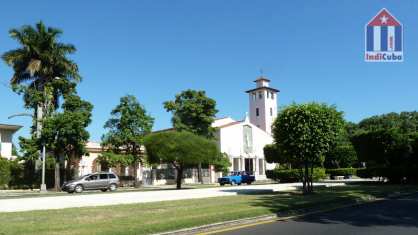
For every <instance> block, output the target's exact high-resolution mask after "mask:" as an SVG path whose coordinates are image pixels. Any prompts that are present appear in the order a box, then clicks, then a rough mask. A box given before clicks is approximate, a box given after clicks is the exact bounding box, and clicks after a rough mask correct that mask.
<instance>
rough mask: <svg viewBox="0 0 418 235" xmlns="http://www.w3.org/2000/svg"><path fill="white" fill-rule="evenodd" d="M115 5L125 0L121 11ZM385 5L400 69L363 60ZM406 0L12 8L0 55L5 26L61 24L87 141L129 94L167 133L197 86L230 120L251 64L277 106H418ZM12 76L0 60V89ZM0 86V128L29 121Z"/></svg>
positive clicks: (413, 30) (416, 30)
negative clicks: (393, 21)
mask: <svg viewBox="0 0 418 235" xmlns="http://www.w3.org/2000/svg"><path fill="white" fill-rule="evenodd" d="M122 2H123V4H122ZM383 7H386V8H387V9H388V10H389V11H390V12H391V13H393V14H394V15H395V17H397V18H398V19H399V20H400V21H401V22H402V23H403V25H404V58H405V59H404V62H403V63H366V62H364V60H363V55H364V26H365V24H366V23H367V22H368V21H369V20H370V19H371V18H372V17H373V16H374V15H375V14H376V13H377V12H378V11H379V10H380V9H381V8H383ZM417 11H418V3H417V2H416V1H413V0H410V1H406V0H405V1H395V0H394V1H331V0H329V1H325V0H321V1H319V0H318V1H308V0H306V1H294V0H288V1H275V0H271V1H264V0H261V1H250V0H247V1H244V0H242V1H237V0H230V1H224V0H211V1H193V0H188V1H186V0H184V1H178V0H165V1H155V0H149V1H139V0H132V1H105V0H101V1H99V0H96V1H84V0H77V1H75V0H73V1H65V2H64V1H27V2H25V3H24V4H23V3H21V2H18V1H14V2H9V3H3V4H2V7H1V8H0V19H1V20H0V53H3V52H5V51H7V50H10V49H13V48H16V47H17V44H16V42H14V41H13V40H11V39H10V38H9V36H8V30H9V29H10V28H13V27H20V26H22V25H24V24H34V23H35V22H37V21H39V20H43V21H44V22H45V23H46V24H47V25H48V26H54V27H58V28H61V29H62V30H63V31H64V34H63V36H62V38H61V40H62V41H63V42H69V43H72V44H74V45H75V46H76V47H77V49H78V51H77V53H76V54H75V55H74V56H72V58H73V59H74V60H75V61H76V62H77V63H78V64H79V67H80V73H81V74H82V76H83V78H84V80H83V81H82V82H81V83H80V84H79V94H80V95H81V96H82V97H83V98H84V99H86V100H88V101H90V102H92V103H93V104H94V111H93V122H92V124H91V125H90V127H89V128H88V130H89V131H90V133H91V140H95V141H98V140H100V137H101V135H102V134H103V133H104V129H103V124H104V122H105V121H106V120H107V119H108V118H109V113H110V111H111V109H112V108H113V107H114V106H115V105H116V104H117V103H118V101H119V98H120V97H121V96H123V95H126V94H132V95H135V96H136V97H137V98H138V99H139V101H140V102H141V103H142V104H143V105H144V106H145V107H146V109H147V110H148V111H149V112H150V113H151V115H152V116H154V117H155V119H156V120H155V125H154V129H155V130H157V129H162V128H166V127H170V125H171V123H170V118H171V114H170V113H167V112H166V111H165V110H164V109H163V106H162V103H163V102H164V101H166V100H170V99H172V98H173V97H174V95H175V94H176V93H178V92H180V91H182V90H185V89H188V88H191V89H202V90H205V91H206V92H207V94H208V96H210V97H212V98H214V99H215V100H216V101H217V106H218V109H219V111H220V112H219V116H232V117H233V118H236V119H240V118H242V117H243V116H244V115H245V112H246V111H247V109H248V99H247V94H246V93H245V92H244V91H245V90H247V89H250V88H252V87H253V86H254V84H253V83H252V81H253V80H254V79H255V78H256V77H257V76H258V75H259V70H260V68H263V70H264V74H265V75H266V76H268V77H269V78H270V79H271V80H272V83H271V86H272V87H275V88H278V89H280V91H281V92H280V94H279V106H284V105H287V104H289V103H291V102H297V103H302V102H309V101H317V102H326V103H329V104H335V105H336V106H337V107H338V109H339V110H342V111H344V112H345V117H346V119H348V120H350V121H354V122H357V121H359V120H361V119H362V118H365V117H368V116H371V115H376V114H381V113H387V112H399V111H407V110H416V109H417V107H418V92H417V87H418V76H417V75H418V66H417V65H418V53H417V52H418V43H416V42H418V27H417V22H418V14H416V12H417ZM11 74H12V70H11V69H10V68H9V67H7V66H6V65H5V64H4V63H0V81H1V82H2V84H4V83H7V82H8V80H9V78H10V77H11ZM2 84H0V102H1V108H0V123H13V124H20V125H24V126H25V128H23V129H22V130H21V131H19V132H18V135H28V133H29V128H28V126H29V125H30V120H29V119H28V118H26V117H19V118H16V119H13V120H7V116H9V115H11V114H14V113H18V112H22V111H24V109H23V102H22V99H21V97H19V96H18V95H17V94H14V93H13V92H12V91H10V89H8V88H7V87H6V86H4V85H2Z"/></svg>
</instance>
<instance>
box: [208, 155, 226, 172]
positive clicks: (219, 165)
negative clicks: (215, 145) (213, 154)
mask: <svg viewBox="0 0 418 235" xmlns="http://www.w3.org/2000/svg"><path fill="white" fill-rule="evenodd" d="M212 165H213V166H214V167H215V171H217V172H222V173H224V174H228V169H229V167H230V166H231V161H230V160H229V157H228V154H226V153H219V155H218V157H217V158H216V159H215V160H214V161H213V163H212Z"/></svg>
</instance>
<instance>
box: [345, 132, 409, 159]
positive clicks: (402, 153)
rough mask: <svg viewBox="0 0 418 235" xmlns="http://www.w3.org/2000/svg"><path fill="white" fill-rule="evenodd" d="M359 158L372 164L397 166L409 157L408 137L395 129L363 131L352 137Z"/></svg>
mask: <svg viewBox="0 0 418 235" xmlns="http://www.w3.org/2000/svg"><path fill="white" fill-rule="evenodd" d="M352 142H353V145H354V147H355V149H356V152H357V153H358V156H359V159H360V160H361V161H364V162H366V163H367V166H368V167H374V166H386V167H389V166H399V165H402V163H405V162H406V161H407V159H408V157H410V154H411V150H412V149H411V147H410V146H409V138H408V136H406V135H403V134H402V133H401V132H400V131H399V130H397V129H388V130H385V129H379V130H374V131H363V132H359V133H357V134H356V135H355V136H354V137H353V138H352Z"/></svg>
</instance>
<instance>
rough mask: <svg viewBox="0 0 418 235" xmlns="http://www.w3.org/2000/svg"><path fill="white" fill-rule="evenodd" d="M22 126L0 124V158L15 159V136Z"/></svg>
mask: <svg viewBox="0 0 418 235" xmlns="http://www.w3.org/2000/svg"><path fill="white" fill-rule="evenodd" d="M20 128H22V126H17V125H8V124H0V156H1V157H4V158H7V159H14V158H16V156H13V154H12V148H13V142H12V140H13V134H14V133H16V131H18V130H19V129H20Z"/></svg>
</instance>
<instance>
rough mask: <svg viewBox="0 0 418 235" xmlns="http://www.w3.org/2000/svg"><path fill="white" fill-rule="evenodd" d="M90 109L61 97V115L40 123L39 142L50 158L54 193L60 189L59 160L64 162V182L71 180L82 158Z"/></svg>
mask: <svg viewBox="0 0 418 235" xmlns="http://www.w3.org/2000/svg"><path fill="white" fill-rule="evenodd" d="M92 109H93V105H92V104H90V103H89V102H87V101H84V100H82V99H81V98H80V97H79V96H77V95H75V94H72V95H66V96H65V102H64V103H63V105H62V110H63V112H60V113H54V114H53V115H51V116H50V117H47V118H45V119H44V122H43V128H42V135H41V139H40V141H41V142H44V143H47V148H48V149H49V150H50V151H51V152H52V153H53V154H54V156H55V158H56V163H55V189H56V190H59V188H60V181H61V178H60V169H61V168H63V167H62V166H63V164H62V162H63V160H64V159H67V169H66V171H65V178H66V179H67V180H69V179H71V178H72V177H73V172H72V171H73V170H74V169H76V165H75V164H76V163H77V162H78V161H77V160H78V159H80V158H81V156H82V155H83V154H86V153H87V151H86V149H85V146H86V143H87V141H88V139H89V137H90V135H89V133H88V131H87V130H86V128H87V127H88V125H89V124H90V123H91V112H92Z"/></svg>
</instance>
